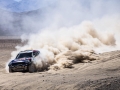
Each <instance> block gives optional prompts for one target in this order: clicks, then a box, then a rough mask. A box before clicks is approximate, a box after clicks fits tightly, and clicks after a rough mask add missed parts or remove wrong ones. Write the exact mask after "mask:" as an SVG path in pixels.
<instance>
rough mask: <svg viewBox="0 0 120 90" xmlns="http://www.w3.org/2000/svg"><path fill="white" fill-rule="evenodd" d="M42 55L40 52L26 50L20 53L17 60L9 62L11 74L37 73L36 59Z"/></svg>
mask: <svg viewBox="0 0 120 90" xmlns="http://www.w3.org/2000/svg"><path fill="white" fill-rule="evenodd" d="M39 54H40V51H38V50H25V51H21V52H19V53H18V55H17V56H16V58H15V59H14V60H12V61H10V62H9V64H8V66H9V72H10V73H12V72H15V71H28V72H30V73H33V72H36V71H37V69H36V66H35V63H34V61H35V58H36V57H37V56H38V55H39Z"/></svg>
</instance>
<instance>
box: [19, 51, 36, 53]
mask: <svg viewBox="0 0 120 90" xmlns="http://www.w3.org/2000/svg"><path fill="white" fill-rule="evenodd" d="M35 51H38V50H25V51H21V52H20V53H31V52H35Z"/></svg>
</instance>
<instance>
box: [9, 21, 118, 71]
mask: <svg viewBox="0 0 120 90" xmlns="http://www.w3.org/2000/svg"><path fill="white" fill-rule="evenodd" d="M24 37H25V36H23V37H22V38H23V42H24V41H25V40H27V41H28V42H27V44H26V45H24V46H16V49H17V51H14V52H12V58H11V60H12V59H14V58H15V56H16V54H17V53H18V52H19V51H22V50H40V52H41V54H40V56H39V57H38V58H37V59H36V61H35V64H36V67H37V68H38V70H39V71H40V70H44V69H46V68H49V69H53V70H59V69H63V68H72V67H73V66H72V65H73V64H75V63H79V62H89V61H92V60H96V59H98V57H97V49H98V48H99V49H101V48H103V47H109V49H110V48H111V47H115V46H116V39H115V36H114V34H112V33H110V32H109V33H104V32H103V31H102V32H100V31H97V30H96V29H95V27H94V25H93V23H92V22H90V21H84V22H82V23H81V24H79V25H76V26H72V27H69V28H66V27H63V28H60V29H59V30H53V31H52V32H51V31H50V30H49V29H45V30H42V32H40V33H38V34H32V35H31V36H30V37H29V38H27V37H25V38H24ZM99 52H103V51H102V49H101V51H99Z"/></svg>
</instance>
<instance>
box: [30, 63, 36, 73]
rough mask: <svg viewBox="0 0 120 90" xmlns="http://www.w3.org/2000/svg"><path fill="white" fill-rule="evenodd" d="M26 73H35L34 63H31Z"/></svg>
mask: <svg viewBox="0 0 120 90" xmlns="http://www.w3.org/2000/svg"><path fill="white" fill-rule="evenodd" d="M28 71H29V73H34V72H36V71H37V69H36V66H35V64H34V63H31V64H30V65H29V66H28Z"/></svg>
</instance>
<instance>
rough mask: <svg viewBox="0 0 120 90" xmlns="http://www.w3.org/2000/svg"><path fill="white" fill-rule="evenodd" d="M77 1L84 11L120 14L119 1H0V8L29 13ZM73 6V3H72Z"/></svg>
mask: <svg viewBox="0 0 120 90" xmlns="http://www.w3.org/2000/svg"><path fill="white" fill-rule="evenodd" d="M68 1H70V2H73V1H75V2H76V1H77V3H78V4H79V5H80V6H81V5H82V6H84V9H88V10H89V9H94V10H95V11H96V13H99V12H100V13H101V11H102V13H105V12H106V9H107V10H108V8H109V11H107V12H110V11H111V12H120V0H73V1H72V0H0V8H4V9H7V10H10V11H14V12H24V11H31V10H35V9H39V8H44V7H48V6H51V7H52V6H53V7H54V6H57V5H59V4H60V3H61V2H63V3H64V2H65V4H66V6H68V5H67V4H69V3H66V2H68ZM73 4H74V3H73Z"/></svg>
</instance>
